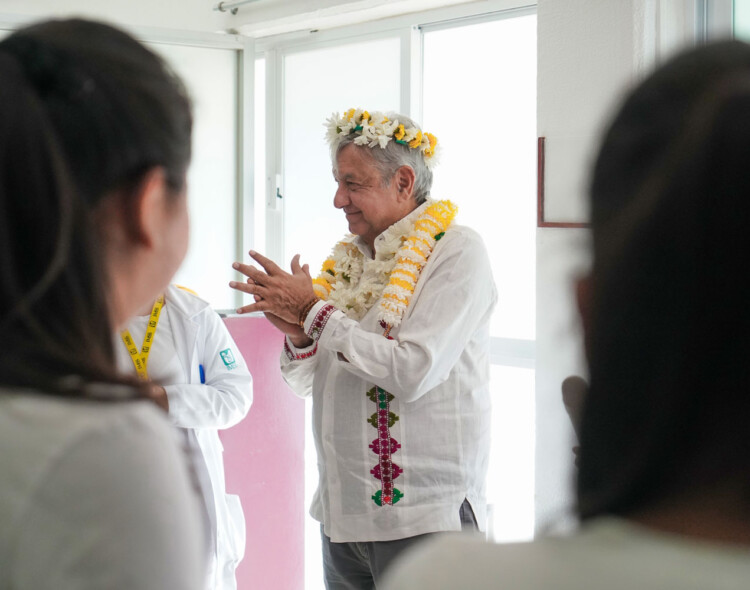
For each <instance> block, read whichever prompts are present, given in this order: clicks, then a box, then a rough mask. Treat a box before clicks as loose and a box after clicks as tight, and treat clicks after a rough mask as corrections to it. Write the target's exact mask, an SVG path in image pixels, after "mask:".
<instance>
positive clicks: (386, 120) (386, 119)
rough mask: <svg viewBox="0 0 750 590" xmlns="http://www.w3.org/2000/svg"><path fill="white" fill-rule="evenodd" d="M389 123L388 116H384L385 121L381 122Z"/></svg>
mask: <svg viewBox="0 0 750 590" xmlns="http://www.w3.org/2000/svg"><path fill="white" fill-rule="evenodd" d="M388 121H390V119H389V118H388V117H386V116H383V120H382V121H381V123H387V122H388Z"/></svg>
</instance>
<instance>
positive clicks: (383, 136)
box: [325, 109, 438, 168]
mask: <svg viewBox="0 0 750 590" xmlns="http://www.w3.org/2000/svg"><path fill="white" fill-rule="evenodd" d="M325 127H326V129H327V132H326V140H327V141H328V143H329V145H330V146H331V149H332V150H334V151H335V149H336V147H337V146H338V144H339V143H340V142H341V140H342V139H344V138H345V137H347V136H348V135H350V134H352V133H358V134H359V135H358V136H357V137H356V138H355V139H354V144H355V145H360V146H365V145H366V146H368V147H370V148H374V147H380V148H385V147H386V146H387V145H388V143H389V142H390V141H392V140H394V141H396V142H397V143H400V144H402V145H405V146H407V147H408V148H410V149H413V150H419V151H420V152H421V153H422V156H423V157H424V161H425V164H426V165H427V167H428V168H433V167H434V166H435V164H436V163H437V157H436V156H437V143H438V142H437V138H436V137H435V136H434V135H432V134H431V133H424V132H422V131H421V130H420V129H418V128H417V127H409V128H408V129H405V128H404V126H403V125H402V124H400V123H399V121H398V119H394V120H393V121H391V120H390V119H389V118H388V116H387V115H386V114H385V113H381V112H380V111H376V112H374V113H372V114H370V113H369V112H368V111H366V110H363V109H349V110H348V111H345V112H344V113H343V114H339V113H333V114H332V115H331V116H330V117H328V119H326V122H325Z"/></svg>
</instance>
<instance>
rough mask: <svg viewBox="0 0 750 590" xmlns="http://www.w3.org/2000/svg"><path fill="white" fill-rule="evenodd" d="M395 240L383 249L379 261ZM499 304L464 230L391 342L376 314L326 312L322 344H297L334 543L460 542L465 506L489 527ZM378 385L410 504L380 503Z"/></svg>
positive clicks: (312, 318) (319, 508) (449, 244)
mask: <svg viewBox="0 0 750 590" xmlns="http://www.w3.org/2000/svg"><path fill="white" fill-rule="evenodd" d="M420 212H421V211H420V209H419V208H418V209H417V210H415V211H414V212H413V213H412V214H411V215H412V216H415V218H416V216H417V215H418V214H419V213H420ZM387 234H388V230H386V231H385V232H384V233H383V234H381V235H380V236H379V237H378V238H377V239H376V241H375V248H376V250H377V247H378V243H382V242H383V240H385V239H386V238H387V237H388V235H387ZM353 243H354V244H356V245H357V247H358V248H359V249H360V251H361V252H362V253H363V254H364V255H365V259H366V262H365V264H367V262H369V260H370V252H369V249H368V248H367V246H366V245H364V243H363V242H362V240H361V239H360V238H355V239H354V242H353ZM496 299H497V293H496V290H495V285H494V282H493V280H492V273H491V270H490V263H489V259H488V256H487V252H486V250H485V247H484V244H483V242H482V240H481V238H480V237H479V235H478V234H477V233H476V232H474V231H473V230H471V229H469V228H467V227H462V226H458V225H453V226H451V228H450V229H449V230H448V231H447V232H446V234H445V235H444V236H443V237H442V239H441V240H440V241H438V243H437V244H436V246H435V249H434V250H433V253H432V255H431V256H430V259H429V260H428V262H427V264H426V265H425V267H424V269H423V271H422V274H421V276H420V278H419V282H418V283H417V287H416V290H415V292H414V295H413V297H412V300H411V303H410V304H409V307H408V308H407V310H406V312H405V314H404V317H403V320H402V323H401V325H400V326H398V327H397V328H394V329H393V331H392V332H391V336H392V337H393V339H392V340H389V339H386V338H385V337H384V336H383V328H382V327H381V326H380V325H379V321H378V319H377V307H378V306H377V304H376V305H375V306H373V308H372V309H370V310H369V312H368V313H367V314H366V315H365V316H364V317H363V318H362V319H361V320H360V321H359V322H357V321H355V320H352V319H349V318H347V317H346V316H345V315H344V313H342V312H341V311H338V310H334V309H333V308H332V306H330V305H328V304H326V303H325V302H323V301H321V302H318V303H317V304H316V305H315V307H313V309H312V310H311V312H310V313H309V314H308V316H307V320H306V322H305V330H306V331H307V332H308V334H311V335H313V337H314V339H315V342H314V343H313V345H311V346H310V347H309V348H306V349H296V348H295V347H294V346H293V345H292V344H291V342H290V341H289V340H288V339H287V342H286V346H285V349H284V352H283V353H282V355H281V368H282V374H283V375H284V378H285V379H286V381H287V383H288V384H289V385H290V386H291V387H292V389H293V390H294V391H295V392H296V393H297V395H299V396H301V397H307V396H309V395H312V398H313V432H314V437H315V445H316V450H317V455H318V470H319V485H318V490H317V493H316V494H315V497H314V499H313V503H312V506H311V508H310V513H311V515H312V516H313V518H315V519H316V520H318V521H320V522H322V523H323V525H324V531H325V533H326V535H328V536H329V537H330V538H331V540H332V541H334V542H348V541H389V540H394V539H401V538H406V537H411V536H414V535H420V534H424V533H429V532H437V531H453V530H455V531H457V530H460V528H461V525H460V521H459V507H460V505H461V503H462V502H463V500H464V499H465V498H466V499H468V500H469V502H470V503H471V505H472V508H473V509H474V512H475V514H476V516H477V520H478V521H479V523H480V527H481V526H483V523H484V521H485V517H486V514H485V513H486V509H485V476H486V471H487V463H488V455H489V437H490V398H489V388H488V384H489V320H490V315H491V313H492V310H493V308H494V306H495V302H496ZM374 385H377V386H379V387H381V388H383V389H385V390H387V391H388V392H389V393H390V394H392V395H393V396H394V398H393V399H392V400H390V403H389V406H388V408H387V411H390V412H391V413H392V416H391V418H392V420H391V421H392V425H391V426H390V428H389V432H388V436H389V437H390V438H391V439H392V440H393V441H394V442H393V446H392V448H391V450H392V455H391V457H390V459H391V461H392V463H393V468H392V469H393V474H394V475H395V477H394V479H393V487H394V488H395V489H396V490H398V492H399V493H401V494H403V497H399V498H398V499H396V501H395V502H394V503H393V504H392V505H390V504H386V503H384V505H378V503H377V502H376V501H375V499H374V497H375V496H376V495H377V492H378V491H379V490H380V491H381V494H382V493H383V492H382V490H381V484H382V481H383V480H381V479H379V477H378V476H382V473H381V471H380V470H379V469H380V467H383V464H381V463H380V460H379V455H378V451H379V449H380V447H379V446H378V438H379V424H380V423H379V422H378V416H379V414H378V410H379V406H378V402H377V400H375V399H374V398H371V397H369V396H368V395H367V394H368V391H370V390H371V389H372V388H373V386H374ZM375 395H377V393H376V394H375ZM387 411H385V414H386V415H387ZM382 414H383V413H382V412H381V414H380V415H381V416H382ZM394 418H395V420H394ZM368 420H371V421H368ZM385 440H388V439H387V438H386V439H385ZM399 445H400V446H399ZM386 469H387V468H386ZM381 501H382V495H381Z"/></svg>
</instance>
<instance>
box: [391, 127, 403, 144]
mask: <svg viewBox="0 0 750 590" xmlns="http://www.w3.org/2000/svg"><path fill="white" fill-rule="evenodd" d="M405 134H406V131H405V130H404V126H403V125H399V126H398V129H396V133H394V134H393V137H395V138H396V139H398V140H399V141H401V140H402V139H403V138H404V135H405Z"/></svg>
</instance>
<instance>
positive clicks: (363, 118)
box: [362, 111, 370, 121]
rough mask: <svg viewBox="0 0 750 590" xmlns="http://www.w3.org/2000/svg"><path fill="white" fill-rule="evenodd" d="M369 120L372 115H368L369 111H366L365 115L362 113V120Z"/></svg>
mask: <svg viewBox="0 0 750 590" xmlns="http://www.w3.org/2000/svg"><path fill="white" fill-rule="evenodd" d="M369 119H370V113H368V112H367V111H365V112H364V113H362V120H363V121H368V120H369Z"/></svg>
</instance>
